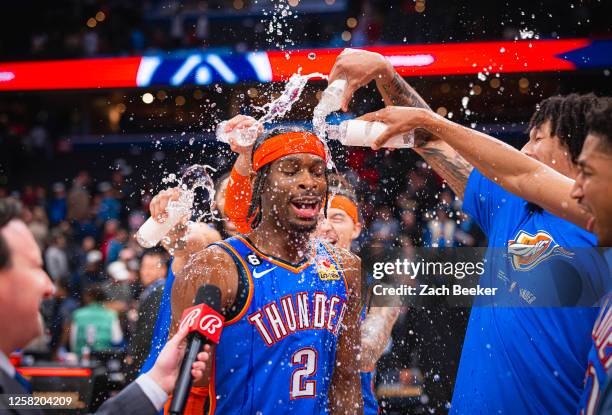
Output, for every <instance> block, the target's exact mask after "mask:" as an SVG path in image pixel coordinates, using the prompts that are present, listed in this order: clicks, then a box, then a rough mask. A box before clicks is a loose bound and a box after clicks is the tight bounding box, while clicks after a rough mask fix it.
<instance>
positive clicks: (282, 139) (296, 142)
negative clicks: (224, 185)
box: [253, 131, 327, 171]
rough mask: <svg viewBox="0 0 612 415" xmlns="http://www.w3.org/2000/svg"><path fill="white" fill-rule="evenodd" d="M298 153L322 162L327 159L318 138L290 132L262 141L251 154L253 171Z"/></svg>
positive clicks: (307, 133) (303, 133)
mask: <svg viewBox="0 0 612 415" xmlns="http://www.w3.org/2000/svg"><path fill="white" fill-rule="evenodd" d="M299 153H308V154H314V155H315V156H319V157H321V158H322V159H323V160H326V159H327V157H326V155H325V147H324V146H323V143H322V142H321V140H319V137H317V136H316V135H314V134H312V133H309V132H303V131H297V132H294V131H292V132H289V133H283V134H279V135H277V136H274V137H272V138H269V139H267V140H266V141H264V142H263V144H262V145H261V146H259V148H258V149H257V150H256V151H255V153H254V154H253V170H254V171H258V170H259V169H261V168H262V167H263V166H265V165H266V164H269V163H272V162H273V161H274V160H278V159H279V158H281V157H285V156H288V155H289V154H299Z"/></svg>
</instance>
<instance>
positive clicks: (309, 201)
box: [291, 196, 321, 219]
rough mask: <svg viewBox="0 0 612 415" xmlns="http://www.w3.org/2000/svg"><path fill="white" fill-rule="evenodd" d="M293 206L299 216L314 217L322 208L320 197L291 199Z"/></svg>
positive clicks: (304, 217)
mask: <svg viewBox="0 0 612 415" xmlns="http://www.w3.org/2000/svg"><path fill="white" fill-rule="evenodd" d="M291 207H292V208H293V211H294V212H295V214H296V215H297V216H298V217H299V218H303V219H314V218H316V217H317V216H318V215H319V211H320V210H321V200H320V198H319V197H310V196H308V197H299V198H294V199H292V200H291Z"/></svg>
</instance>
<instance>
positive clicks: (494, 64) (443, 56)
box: [268, 39, 590, 81]
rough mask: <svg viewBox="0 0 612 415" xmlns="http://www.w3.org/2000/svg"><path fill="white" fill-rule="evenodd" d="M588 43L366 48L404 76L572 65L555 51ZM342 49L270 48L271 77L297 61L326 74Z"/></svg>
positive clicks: (556, 68)
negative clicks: (288, 53) (295, 49)
mask: <svg viewBox="0 0 612 415" xmlns="http://www.w3.org/2000/svg"><path fill="white" fill-rule="evenodd" d="M589 44H590V40H588V39H573V40H534V41H508V42H477V43H448V44H435V45H406V46H379V47H372V48H364V49H366V50H370V51H373V52H378V53H380V54H382V55H384V56H386V57H387V59H389V60H391V63H393V66H394V67H395V69H396V70H397V71H398V73H399V74H400V75H402V76H427V75H462V74H477V73H478V72H491V73H508V72H541V71H571V70H575V69H576V66H575V65H574V63H573V62H571V61H568V60H566V59H563V58H560V57H557V56H556V55H558V54H563V53H565V52H569V51H572V50H576V49H579V48H583V47H586V46H588V45H589ZM340 52H342V49H321V50H305V51H298V52H292V53H291V55H290V57H289V59H287V57H286V55H285V53H284V52H278V51H277V52H268V57H269V59H270V65H271V67H272V74H273V78H272V80H273V81H280V80H283V79H287V78H289V77H290V76H291V75H292V74H293V73H295V72H297V70H298V68H300V67H301V68H302V73H305V74H307V73H311V72H321V73H326V74H327V73H329V72H330V71H331V68H332V66H333V64H334V61H335V60H336V57H337V56H338V54H339V53H340ZM313 54H314V59H313Z"/></svg>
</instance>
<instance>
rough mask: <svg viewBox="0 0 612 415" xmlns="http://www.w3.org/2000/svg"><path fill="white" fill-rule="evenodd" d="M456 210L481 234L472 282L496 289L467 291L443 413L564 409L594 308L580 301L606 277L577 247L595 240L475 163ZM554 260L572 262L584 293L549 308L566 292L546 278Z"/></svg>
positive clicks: (569, 409) (575, 395) (575, 393)
mask: <svg viewBox="0 0 612 415" xmlns="http://www.w3.org/2000/svg"><path fill="white" fill-rule="evenodd" d="M463 210H464V211H465V212H466V213H467V214H469V215H470V216H472V218H473V219H474V220H475V221H476V222H477V223H478V224H479V225H480V227H481V228H482V230H483V231H484V232H485V233H486V234H487V236H488V238H489V249H488V250H487V254H486V265H485V272H484V274H483V275H482V276H481V278H480V281H479V283H480V285H481V286H484V287H497V288H498V291H499V293H500V294H499V295H498V296H496V297H495V300H489V301H494V302H496V303H497V304H495V305H494V304H493V303H487V301H486V300H484V301H482V300H481V299H480V298H477V299H476V301H475V305H474V307H473V308H472V311H471V314H470V320H469V323H468V328H467V332H466V336H465V340H464V345H463V350H462V354H461V360H460V363H459V371H458V373H457V379H456V383H455V390H454V394H453V400H452V407H451V411H450V413H451V414H469V415H472V414H538V415H541V414H555V415H557V414H574V413H575V412H576V408H577V407H578V401H579V398H580V394H581V392H582V389H583V382H582V381H583V376H584V372H585V370H586V364H587V356H588V353H589V349H590V346H591V344H590V343H591V342H590V332H591V329H592V327H593V323H594V322H595V318H596V316H597V312H598V310H597V308H596V307H591V306H590V305H592V302H591V303H589V300H592V298H593V296H595V295H596V293H599V292H601V291H602V290H603V287H604V285H605V283H606V281H605V275H606V274H605V273H604V271H603V270H600V268H599V267H600V266H603V267H605V263H604V262H603V260H602V259H601V258H600V257H599V256H598V255H597V254H596V252H595V250H588V249H586V248H588V247H593V246H595V244H596V240H595V236H594V235H592V234H590V233H588V232H586V231H584V230H582V229H580V228H578V227H577V226H575V225H573V224H571V223H569V222H567V221H565V220H563V219H560V218H558V217H556V216H553V215H551V214H550V213H548V212H546V211H542V210H541V209H537V208H535V207H533V205H530V204H529V203H527V202H526V201H525V200H523V199H521V198H519V197H516V196H514V195H512V194H510V193H508V192H506V191H505V190H503V189H502V188H501V187H500V186H498V185H496V184H495V183H493V182H492V181H490V180H488V179H486V178H485V177H483V176H482V175H481V174H480V173H479V172H478V171H477V170H476V169H474V171H473V172H472V174H471V175H470V178H469V180H468V183H467V188H466V191H465V197H464V204H463ZM580 247H584V248H583V249H575V248H580ZM578 251H579V252H578ZM558 268H560V269H563V270H566V269H571V270H572V272H570V273H569V275H570V277H571V278H572V281H574V280H575V281H574V287H578V288H579V289H580V290H581V292H584V293H585V297H587V299H584V298H582V297H580V296H578V297H576V298H575V299H574V300H575V301H576V303H575V304H578V305H589V306H586V307H555V305H557V306H558V305H559V304H564V302H563V299H564V298H565V297H567V295H568V293H567V292H563V289H564V287H563V286H559V283H560V280H563V279H559V278H556V279H555V278H553V277H554V274H555V272H556V270H557V269H558ZM586 294H591V295H590V296H589V295H586ZM508 305H511V306H510V307H508ZM540 305H543V306H544V307H540Z"/></svg>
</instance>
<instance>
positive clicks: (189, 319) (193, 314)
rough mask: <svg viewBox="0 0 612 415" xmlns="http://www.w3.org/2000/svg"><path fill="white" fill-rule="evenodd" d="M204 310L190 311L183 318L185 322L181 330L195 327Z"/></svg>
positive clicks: (193, 309)
mask: <svg viewBox="0 0 612 415" xmlns="http://www.w3.org/2000/svg"><path fill="white" fill-rule="evenodd" d="M201 312H202V309H201V308H199V307H194V308H192V309H191V310H189V311H188V313H187V314H186V315H184V316H183V320H182V321H181V326H180V329H179V330H182V329H184V328H185V327H189V328H191V327H193V325H194V323H195V321H196V319H197V318H198V317H199V316H200V313H201Z"/></svg>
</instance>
